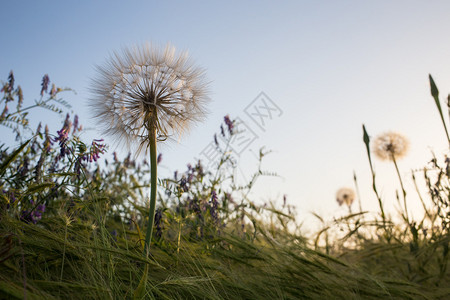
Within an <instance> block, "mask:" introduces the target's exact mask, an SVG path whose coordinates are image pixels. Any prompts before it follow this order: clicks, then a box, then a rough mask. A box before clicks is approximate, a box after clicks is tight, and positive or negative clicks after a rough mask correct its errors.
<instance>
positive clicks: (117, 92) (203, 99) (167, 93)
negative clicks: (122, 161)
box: [90, 44, 209, 153]
mask: <svg viewBox="0 0 450 300" xmlns="http://www.w3.org/2000/svg"><path fill="white" fill-rule="evenodd" d="M97 71H98V72H97V77H96V78H94V79H93V83H92V86H91V92H92V94H93V97H92V99H91V102H90V107H91V109H92V112H93V114H94V117H95V118H96V119H97V121H98V124H99V126H100V127H101V129H102V130H103V133H104V134H107V135H110V136H113V137H115V138H116V140H115V142H116V143H117V144H119V145H123V144H125V145H126V146H127V147H128V150H131V148H134V147H135V146H138V148H137V153H139V152H140V151H141V150H142V149H146V148H147V147H148V142H149V133H150V131H151V130H156V134H157V138H158V140H159V141H161V140H166V139H168V138H180V137H181V136H182V135H183V133H185V132H187V131H188V130H189V128H190V127H191V125H192V124H193V123H195V122H196V121H201V120H203V119H204V117H205V115H206V113H207V110H206V108H205V105H206V103H207V102H208V100H209V98H208V95H207V94H208V89H207V83H206V82H205V77H204V70H203V69H201V68H198V67H194V66H193V64H192V63H191V61H190V59H189V57H188V55H187V53H185V52H184V53H180V54H177V53H176V52H175V48H174V47H172V46H170V45H167V46H166V47H165V48H164V49H158V48H155V47H153V46H152V45H150V44H144V45H142V46H136V47H134V48H126V49H124V50H123V51H122V52H121V53H117V52H115V53H114V54H113V55H112V56H111V57H110V58H109V60H108V61H107V62H106V63H105V64H104V65H103V66H98V67H97Z"/></svg>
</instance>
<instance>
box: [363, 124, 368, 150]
mask: <svg viewBox="0 0 450 300" xmlns="http://www.w3.org/2000/svg"><path fill="white" fill-rule="evenodd" d="M363 132H364V136H363V141H364V144H366V146H367V147H368V146H369V143H370V138H369V135H368V134H367V130H366V126H364V124H363Z"/></svg>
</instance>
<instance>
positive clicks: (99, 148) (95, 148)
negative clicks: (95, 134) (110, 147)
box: [89, 139, 106, 162]
mask: <svg viewBox="0 0 450 300" xmlns="http://www.w3.org/2000/svg"><path fill="white" fill-rule="evenodd" d="M100 142H103V139H100V140H93V141H92V148H91V152H90V153H89V162H92V161H97V159H99V158H100V154H103V153H105V148H106V145H104V144H100Z"/></svg>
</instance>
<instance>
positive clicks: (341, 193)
mask: <svg viewBox="0 0 450 300" xmlns="http://www.w3.org/2000/svg"><path fill="white" fill-rule="evenodd" d="M354 200H355V192H354V191H353V189H351V188H346V187H344V188H340V189H339V190H338V191H337V192H336V201H337V203H338V204H339V206H341V205H342V204H345V205H347V206H351V205H352V203H353V201H354Z"/></svg>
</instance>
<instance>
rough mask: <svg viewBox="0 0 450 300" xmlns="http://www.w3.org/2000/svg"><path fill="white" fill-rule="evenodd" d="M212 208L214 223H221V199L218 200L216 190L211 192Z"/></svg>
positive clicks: (210, 210)
mask: <svg viewBox="0 0 450 300" xmlns="http://www.w3.org/2000/svg"><path fill="white" fill-rule="evenodd" d="M210 204H211V206H210V208H209V212H210V213H211V217H212V218H213V220H214V223H216V224H218V223H219V214H218V211H217V209H218V208H219V201H217V193H216V191H215V190H212V192H211V200H210Z"/></svg>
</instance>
